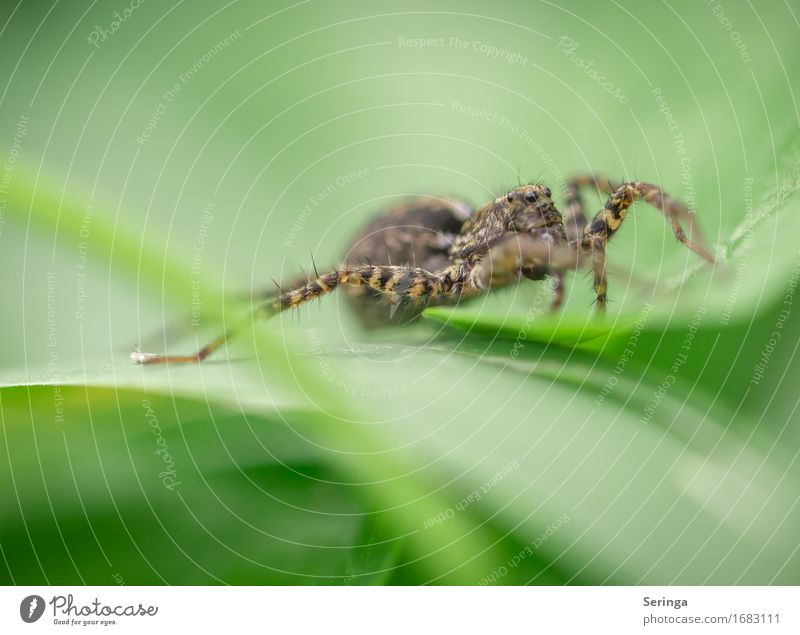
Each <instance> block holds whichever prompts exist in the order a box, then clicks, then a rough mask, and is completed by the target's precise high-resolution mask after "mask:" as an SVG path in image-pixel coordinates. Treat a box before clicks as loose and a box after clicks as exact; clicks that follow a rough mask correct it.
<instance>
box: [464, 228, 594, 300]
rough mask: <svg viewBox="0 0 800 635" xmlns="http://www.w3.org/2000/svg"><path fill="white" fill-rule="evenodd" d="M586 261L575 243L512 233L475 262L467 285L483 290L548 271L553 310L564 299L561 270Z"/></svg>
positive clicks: (573, 267)
mask: <svg viewBox="0 0 800 635" xmlns="http://www.w3.org/2000/svg"><path fill="white" fill-rule="evenodd" d="M585 260H586V256H585V254H583V253H582V252H581V251H580V250H578V249H577V248H576V247H575V246H574V245H565V244H553V243H552V242H549V241H544V240H541V239H540V238H538V237H537V236H535V235H532V234H511V235H509V236H506V237H505V238H504V239H503V240H502V241H500V242H499V243H498V244H496V245H494V246H493V247H491V248H490V249H489V251H488V252H487V254H486V255H485V256H484V257H483V259H482V260H481V261H480V262H479V263H478V264H477V265H475V267H474V268H473V269H472V271H471V273H470V284H471V286H472V287H474V288H475V289H476V291H484V290H489V289H496V288H499V287H503V286H506V285H508V284H511V283H513V282H515V281H517V280H519V279H520V278H521V277H522V276H528V274H527V273H526V272H531V271H537V272H541V273H542V274H548V275H550V276H552V277H553V278H554V279H555V287H554V289H553V301H552V304H551V309H552V310H556V309H558V308H559V307H560V306H561V303H562V301H563V299H564V271H567V270H570V269H576V268H578V267H579V266H581V264H583V263H584V261H585ZM528 277H531V276H528ZM542 277H543V276H542ZM536 278H539V276H538V275H537V276H536Z"/></svg>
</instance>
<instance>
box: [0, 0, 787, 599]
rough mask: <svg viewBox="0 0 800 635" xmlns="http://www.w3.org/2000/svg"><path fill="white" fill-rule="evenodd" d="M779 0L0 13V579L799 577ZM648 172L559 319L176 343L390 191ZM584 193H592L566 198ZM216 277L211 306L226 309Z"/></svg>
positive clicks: (516, 300)
mask: <svg viewBox="0 0 800 635" xmlns="http://www.w3.org/2000/svg"><path fill="white" fill-rule="evenodd" d="M798 16H800V6H798V3H797V2H796V1H794V0H789V1H787V2H785V3H761V4H758V5H754V4H752V3H749V2H748V3H741V2H726V3H718V2H716V1H713V0H712V1H710V2H708V3H707V2H693V1H689V0H686V1H681V2H669V3H667V2H652V3H639V2H633V1H627V2H614V1H612V2H588V1H586V2H571V3H563V6H562V5H560V4H559V3H551V2H546V1H535V2H503V1H499V2H493V3H491V5H487V4H486V3H479V2H434V3H431V2H403V3H399V2H389V3H379V4H375V3H368V2H321V1H320V0H306V1H304V2H303V1H301V2H296V3H294V4H289V3H287V4H283V3H280V4H278V3H269V5H266V4H264V3H257V2H244V1H242V2H230V3H227V4H221V3H214V2H191V3H190V2H172V3H163V2H162V3H156V2H152V1H149V0H148V1H146V2H145V1H140V0H134V1H133V2H125V1H119V2H117V1H114V2H103V3H97V2H93V3H91V4H88V3H83V4H81V3H65V2H55V3H36V2H29V3H25V4H23V3H19V4H17V5H16V6H13V3H5V4H4V5H3V7H2V9H0V56H1V57H2V59H3V60H4V63H3V65H2V67H1V68H0V85H2V92H1V93H0V104H1V106H0V131H1V133H2V137H0V160H1V161H2V177H1V178H0V264H2V270H3V271H4V282H3V287H4V299H3V302H2V307H3V308H2V311H0V320H1V321H2V322H0V323H1V324H2V331H3V333H4V334H5V337H3V338H2V339H0V382H2V383H0V386H2V389H0V421H2V428H1V434H2V459H0V515H2V518H0V553H2V558H0V581H2V582H3V583H5V584H12V583H16V584H43V583H49V584H74V583H89V584H122V583H124V584H161V583H169V584H266V583H283V584H422V583H437V584H441V583H448V584H797V583H799V582H800V553H799V551H800V550H799V549H798V546H799V545H800V538H799V537H800V509H798V498H800V465H798V454H800V430H799V429H798V427H799V426H800V418H798V415H797V406H798V391H797V386H798V382H799V381H800V364H799V363H798V361H797V355H796V353H797V346H798V341H800V339H799V337H798V336H800V321H799V320H798V319H797V313H798V311H800V309H798V307H797V306H796V298H795V296H794V289H795V286H796V283H797V280H798V277H800V264H798V263H800V254H799V253H798V246H797V241H796V237H797V236H798V235H800V199H799V196H798V193H797V189H798V187H799V186H800V135H798V123H800V113H799V111H798V103H797V90H798V88H800V77H799V76H798V71H797V69H798V68H800V48H798V47H797V42H798V35H800V22H799V21H798ZM587 171H596V172H599V173H603V174H607V175H609V176H611V177H614V178H627V179H630V178H639V179H643V180H648V181H652V182H656V183H659V184H661V185H663V187H664V188H665V189H666V190H667V191H668V192H670V193H672V194H674V195H675V196H676V197H678V198H681V199H683V200H685V201H686V202H687V203H688V204H689V205H690V206H691V208H692V210H693V211H695V212H696V213H697V220H698V223H699V224H700V225H701V226H702V228H703V229H704V232H705V235H706V237H707V241H708V242H709V243H710V244H711V245H712V247H713V249H714V250H715V251H716V253H717V255H718V256H719V262H718V264H717V265H716V266H715V267H714V269H713V271H712V270H711V268H709V267H707V266H704V265H701V264H700V263H698V259H697V258H696V257H695V256H694V255H693V254H691V253H689V252H688V251H687V250H685V249H683V248H681V247H680V246H679V245H678V244H676V243H675V241H674V239H673V237H672V234H671V232H670V231H669V228H668V227H667V226H666V224H665V223H664V222H663V219H661V218H660V217H659V214H658V213H657V212H655V211H654V210H652V209H650V208H648V207H646V206H644V205H641V204H640V205H637V207H636V209H635V211H634V212H633V213H632V214H631V215H629V217H628V218H629V220H628V221H627V223H626V225H625V227H624V229H623V230H622V231H620V233H619V234H618V236H617V237H615V240H614V242H613V243H612V244H611V247H610V249H609V260H610V263H611V264H610V265H609V266H610V267H611V268H612V270H613V273H614V275H613V277H612V278H611V281H610V299H611V301H612V304H611V307H610V311H609V315H608V316H607V318H606V319H605V320H604V321H600V322H598V321H597V320H596V319H594V318H593V317H592V307H591V301H592V296H591V293H590V280H589V278H588V277H587V276H586V275H585V274H584V273H578V274H576V275H572V276H570V277H569V280H568V285H569V288H568V294H567V295H568V299H567V302H566V307H565V310H564V311H563V312H562V313H560V314H558V315H553V316H550V315H547V314H546V313H542V311H541V310H542V309H543V308H544V307H545V306H546V303H547V302H548V299H549V290H548V288H547V286H546V285H544V284H540V283H531V282H525V283H522V284H520V285H519V286H518V287H514V288H510V289H504V290H502V291H499V292H497V293H495V294H492V296H490V297H487V298H483V299H480V300H478V301H476V302H474V303H472V304H470V305H467V306H463V307H459V308H457V309H446V310H445V309H442V310H436V311H430V312H429V314H428V315H426V317H425V318H424V319H423V320H422V321H421V322H420V323H419V324H417V325H415V326H414V327H412V328H408V329H395V330H389V331H383V332H376V333H365V332H363V331H362V330H361V329H360V328H359V327H358V325H357V322H356V320H355V318H354V316H353V314H352V313H351V312H350V309H349V308H348V307H347V306H346V305H345V303H344V302H343V301H342V298H341V297H340V296H336V295H334V296H331V297H328V298H325V299H324V300H323V301H322V302H319V303H314V305H312V306H310V307H307V308H304V309H303V310H301V311H300V312H299V314H298V313H295V314H287V315H284V316H281V317H280V318H278V319H276V320H274V321H272V322H270V323H269V324H266V325H259V326H257V327H256V328H255V329H254V330H253V331H252V332H250V331H248V332H247V333H246V335H244V336H243V337H241V338H240V340H239V341H237V342H236V343H235V344H234V345H232V346H231V347H230V348H229V349H228V350H227V352H226V351H223V352H222V354H221V355H219V356H218V357H217V358H216V359H213V360H210V361H209V363H207V364H203V365H201V366H199V367H164V368H141V367H136V366H134V365H132V364H131V363H130V361H129V359H128V354H129V353H130V352H131V351H132V350H133V349H134V348H135V347H136V346H141V347H142V348H143V349H144V350H148V351H149V350H153V351H156V352H158V351H163V350H169V351H172V352H184V351H185V352H190V351H192V350H195V348H196V347H197V345H198V344H202V343H203V342H204V341H205V340H206V339H207V338H209V337H212V336H214V335H215V334H216V333H217V332H218V331H219V329H220V328H222V325H223V324H225V323H227V322H228V321H231V320H236V319H238V317H239V316H240V315H241V314H242V313H244V312H246V311H247V302H241V301H240V299H241V298H242V296H247V295H248V294H249V293H250V292H252V291H253V290H258V289H262V288H266V287H269V286H270V285H271V284H272V283H271V282H270V279H271V278H273V277H274V278H276V279H284V280H286V279H290V278H293V277H295V276H296V275H297V274H298V273H299V272H300V271H304V272H305V271H308V270H309V267H310V266H311V258H312V254H313V258H314V260H315V261H316V263H317V264H318V265H319V266H320V267H328V266H333V265H335V264H337V263H338V262H339V259H340V258H341V256H342V254H343V252H344V250H345V249H346V247H347V245H348V241H349V240H350V238H351V237H352V236H353V235H354V234H356V233H357V232H358V230H359V228H360V226H361V225H362V224H363V223H364V222H365V220H366V219H368V218H370V217H371V215H373V214H374V213H375V211H376V210H379V209H380V208H381V207H383V206H385V205H387V204H389V203H390V202H391V201H394V200H396V199H398V198H402V197H405V196H411V195H415V194H426V193H443V194H451V195H457V196H460V197H463V198H464V199H466V200H467V201H469V202H471V203H472V204H474V205H476V206H477V205H479V204H481V203H482V202H484V201H486V200H488V199H490V198H492V197H494V196H496V195H498V194H499V193H502V192H503V191H504V189H505V188H507V187H509V186H513V185H515V184H516V183H517V180H518V178H522V179H526V180H527V179H531V178H539V179H541V180H543V181H545V182H547V183H548V184H550V185H551V187H552V189H553V191H554V192H555V193H556V195H555V196H556V198H557V200H559V201H560V200H561V195H560V191H561V189H562V187H563V183H564V180H565V179H566V178H568V176H569V175H571V174H573V173H582V172H587ZM588 200H590V201H591V203H592V206H593V207H597V208H598V209H599V206H600V205H601V204H602V201H601V200H600V199H599V198H596V197H592V196H590V197H588ZM237 298H239V300H237Z"/></svg>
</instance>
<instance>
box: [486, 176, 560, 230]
mask: <svg viewBox="0 0 800 635" xmlns="http://www.w3.org/2000/svg"><path fill="white" fill-rule="evenodd" d="M551 197H552V192H551V191H550V188H549V187H547V186H546V185H540V184H538V183H528V184H526V185H520V186H519V187H517V188H514V189H513V190H511V191H510V192H509V193H508V194H506V195H505V197H502V198H500V199H498V202H502V204H503V205H504V206H505V208H506V211H507V213H508V218H509V221H510V223H511V227H512V228H514V229H515V230H516V231H531V230H533V229H536V228H539V227H547V226H549V225H555V224H559V223H561V213H560V212H559V211H558V209H556V206H555V203H553V199H552V198H551Z"/></svg>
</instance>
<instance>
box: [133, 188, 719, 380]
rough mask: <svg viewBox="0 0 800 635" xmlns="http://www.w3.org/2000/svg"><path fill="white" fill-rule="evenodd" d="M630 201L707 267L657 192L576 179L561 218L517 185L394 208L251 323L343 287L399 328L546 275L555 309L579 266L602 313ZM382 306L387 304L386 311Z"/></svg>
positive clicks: (544, 196) (158, 359)
mask: <svg viewBox="0 0 800 635" xmlns="http://www.w3.org/2000/svg"><path fill="white" fill-rule="evenodd" d="M583 188H594V189H596V190H597V191H599V192H601V193H604V194H607V195H608V200H607V201H606V203H605V206H604V207H603V209H601V210H600V211H599V212H598V213H597V214H596V215H595V216H594V218H593V219H592V220H591V221H589V220H588V219H587V217H586V215H585V212H584V205H583V201H582V199H581V190H582V189H583ZM638 199H643V200H644V201H645V202H647V203H649V204H651V205H652V206H654V207H655V208H656V209H658V210H659V211H660V212H661V213H662V214H663V215H664V216H665V217H666V219H667V220H668V221H669V222H670V224H671V225H672V231H673V232H674V234H675V237H676V238H677V239H678V241H679V242H681V243H683V244H684V245H685V246H686V247H688V248H689V249H691V250H692V251H694V252H695V253H697V254H698V255H700V256H701V257H703V258H704V259H705V260H707V261H708V262H709V263H712V264H713V263H714V258H713V257H712V256H711V254H710V253H708V251H706V250H705V249H704V248H703V247H701V246H700V245H698V244H697V243H695V242H693V241H692V240H690V239H689V238H688V237H687V235H686V233H685V231H684V229H683V227H682V226H681V221H684V222H685V223H686V224H687V225H688V227H689V229H690V230H692V229H693V223H692V221H693V218H692V214H691V213H690V212H689V210H688V209H687V208H686V206H685V205H684V204H683V203H681V202H680V201H678V200H676V199H674V198H672V197H671V196H670V195H669V194H667V193H666V192H664V191H663V190H662V189H661V188H659V187H658V186H656V185H652V184H650V183H644V182H641V181H632V182H628V183H612V182H611V181H609V180H608V179H605V178H601V177H599V176H595V175H584V176H577V177H575V178H573V179H570V180H569V181H568V182H567V184H566V191H565V209H564V214H563V215H562V214H561V212H559V210H558V208H557V207H556V205H555V203H554V202H553V199H552V192H551V191H550V188H549V187H546V186H545V185H542V184H540V183H528V184H525V185H520V186H519V187H516V188H514V189H512V190H511V191H509V192H508V193H507V194H504V195H503V196H501V197H499V198H497V199H495V200H494V201H491V202H489V203H487V204H486V205H484V206H483V207H481V208H479V209H478V210H476V211H474V212H472V211H471V210H470V208H469V207H468V206H467V205H465V204H464V203H462V202H460V201H457V200H454V199H451V198H445V197H421V198H418V199H415V200H413V201H407V202H405V203H403V204H400V205H397V206H395V207H393V208H391V209H389V210H388V211H386V212H385V213H384V214H382V215H380V216H378V217H377V218H376V219H375V220H374V221H373V222H372V223H371V224H369V225H368V226H367V227H366V229H365V230H364V231H363V232H362V233H361V234H360V235H359V236H358V237H357V239H356V240H355V242H354V244H353V245H352V247H351V249H350V250H349V252H348V255H347V256H346V258H345V264H344V265H343V266H341V267H340V268H338V269H334V270H332V271H330V272H328V273H325V274H323V275H316V278H315V279H313V280H307V279H306V280H301V281H299V282H297V283H296V284H294V285H292V288H291V290H288V291H282V290H279V291H278V292H275V293H272V294H264V297H263V298H262V300H263V301H262V302H261V304H260V305H259V306H258V307H257V308H256V310H255V312H254V313H253V315H252V317H251V318H250V321H249V322H250V323H252V321H255V320H260V319H269V318H271V317H273V316H275V315H277V314H278V313H280V312H281V311H284V310H286V309H290V308H294V307H298V306H300V305H301V304H303V303H305V302H308V301H309V300H312V299H314V298H318V297H320V296H322V295H325V294H328V293H331V292H332V291H333V290H334V289H336V288H337V287H339V286H342V285H343V286H345V287H346V288H347V290H348V299H349V300H350V302H351V303H352V304H353V306H354V307H355V309H356V312H357V314H358V315H359V317H360V319H361V321H362V323H363V324H364V325H365V326H366V327H368V328H372V327H376V326H381V325H385V324H392V323H405V322H408V321H411V320H413V319H415V318H416V317H417V316H419V314H420V313H421V312H422V311H423V309H425V308H426V307H428V306H434V305H452V304H458V303H459V302H461V301H464V300H468V299H470V298H473V297H475V296H477V295H479V294H482V293H487V292H489V291H490V290H492V289H497V288H499V287H502V286H505V285H509V284H512V283H514V282H516V281H517V280H520V279H521V278H523V277H525V278H529V279H531V280H542V279H544V278H545V277H547V276H551V277H552V278H553V279H554V281H555V284H554V285H553V289H554V293H553V299H552V304H551V308H552V309H553V310H556V309H558V307H559V306H560V305H561V303H562V300H563V297H564V282H563V280H564V273H565V272H566V271H567V270H571V269H580V268H584V267H586V268H590V269H591V271H592V272H593V274H594V281H593V286H594V292H595V294H596V306H597V309H598V311H599V312H603V311H604V309H605V306H606V289H607V283H606V266H605V252H606V244H607V243H608V241H609V239H610V238H611V237H612V236H613V235H614V234H615V233H616V232H617V230H618V229H619V228H620V226H621V225H622V222H623V221H624V220H625V216H626V214H627V213H628V209H629V208H630V206H631V205H632V204H633V203H634V202H635V201H636V200H638ZM374 263H381V264H374ZM315 273H316V272H315ZM381 300H388V301H389V305H390V306H389V310H387V307H386V306H385V304H386V303H385V302H381ZM240 328H241V325H239V326H235V327H233V328H231V329H229V330H227V331H226V332H224V333H223V334H222V335H220V336H219V337H217V338H216V339H214V340H212V341H211V342H210V343H208V344H207V345H206V346H204V347H203V348H201V349H200V350H199V351H197V352H196V353H194V354H193V355H154V354H152V353H142V352H139V351H137V352H134V353H132V354H131V359H132V360H133V361H134V362H137V363H140V364H159V363H181V362H200V361H202V360H204V359H205V358H206V357H208V356H209V355H211V353H213V352H214V351H216V350H217V349H218V348H219V347H220V346H222V345H223V344H225V343H226V342H228V341H230V340H231V339H233V337H235V336H236V334H237V333H238V332H239V330H240Z"/></svg>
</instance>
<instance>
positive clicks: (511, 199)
mask: <svg viewBox="0 0 800 635" xmlns="http://www.w3.org/2000/svg"><path fill="white" fill-rule="evenodd" d="M506 198H507V199H508V202H509V203H510V202H511V201H513V200H514V192H509V193H508V196H506Z"/></svg>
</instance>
